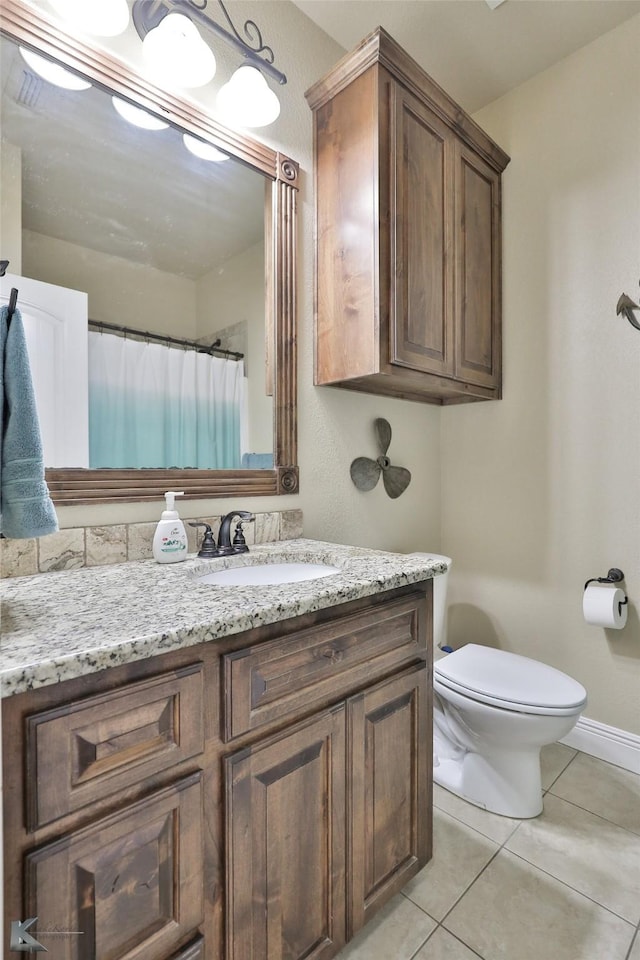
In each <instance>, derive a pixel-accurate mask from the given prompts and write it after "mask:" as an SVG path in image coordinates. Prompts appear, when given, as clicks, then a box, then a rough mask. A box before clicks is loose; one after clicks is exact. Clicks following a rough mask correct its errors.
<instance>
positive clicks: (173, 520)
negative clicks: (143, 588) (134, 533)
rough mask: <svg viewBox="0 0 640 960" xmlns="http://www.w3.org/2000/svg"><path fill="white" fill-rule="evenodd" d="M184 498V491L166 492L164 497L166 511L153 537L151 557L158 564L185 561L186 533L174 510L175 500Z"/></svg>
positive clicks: (163, 512)
mask: <svg viewBox="0 0 640 960" xmlns="http://www.w3.org/2000/svg"><path fill="white" fill-rule="evenodd" d="M176 497H184V491H183V490H181V491H177V490H167V492H166V493H165V495H164V499H165V502H166V507H167V509H166V510H163V511H162V516H161V517H160V522H159V524H158V526H157V527H156V532H155V534H154V537H153V556H154V559H155V560H157V561H158V563H178V562H179V561H180V560H186V559H187V533H186V530H185V529H184V524H183V522H182V520H181V519H180V517H179V516H178V511H177V510H176V509H175V498H176Z"/></svg>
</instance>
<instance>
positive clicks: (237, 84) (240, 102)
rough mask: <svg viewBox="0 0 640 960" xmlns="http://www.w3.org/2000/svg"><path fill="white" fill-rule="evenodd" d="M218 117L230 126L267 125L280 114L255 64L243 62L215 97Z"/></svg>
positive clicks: (270, 91)
mask: <svg viewBox="0 0 640 960" xmlns="http://www.w3.org/2000/svg"><path fill="white" fill-rule="evenodd" d="M216 106H217V107H218V112H219V114H220V119H221V120H222V122H223V123H226V124H227V125H228V126H230V127H235V126H239V127H266V126H268V125H269V124H270V123H273V121H274V120H276V119H277V117H278V116H279V114H280V101H279V100H278V98H277V97H276V95H275V93H274V92H273V90H270V89H269V87H268V86H267V81H266V80H265V79H264V77H263V76H262V74H261V73H260V71H259V70H258V69H257V67H253V66H250V65H249V64H243V66H241V67H238V69H237V70H236V72H235V73H234V74H233V76H232V77H231V79H230V80H229V81H228V83H225V85H224V86H223V87H220V90H219V91H218V96H217V97H216Z"/></svg>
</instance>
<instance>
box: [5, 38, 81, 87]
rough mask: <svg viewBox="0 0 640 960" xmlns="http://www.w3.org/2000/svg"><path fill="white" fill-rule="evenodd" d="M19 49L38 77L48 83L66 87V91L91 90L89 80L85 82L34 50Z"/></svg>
mask: <svg viewBox="0 0 640 960" xmlns="http://www.w3.org/2000/svg"><path fill="white" fill-rule="evenodd" d="M19 49H20V53H21V54H22V57H23V59H24V60H25V61H26V62H27V63H28V64H29V66H30V67H31V69H32V70H35V72H36V73H37V74H38V76H39V77H42V79H43V80H46V81H47V82H48V83H53V84H54V85H55V86H56V87H64V89H65V90H89V88H90V87H91V84H90V83H89V81H88V80H83V79H82V77H78V76H76V74H75V73H71V71H69V70H65V68H64V67H61V66H60V64H59V63H53V62H52V61H51V60H47V59H46V57H41V56H40V55H39V54H37V53H34V52H33V50H27V49H26V48H25V47H20V48H19Z"/></svg>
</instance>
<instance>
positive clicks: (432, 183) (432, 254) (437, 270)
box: [391, 86, 453, 375]
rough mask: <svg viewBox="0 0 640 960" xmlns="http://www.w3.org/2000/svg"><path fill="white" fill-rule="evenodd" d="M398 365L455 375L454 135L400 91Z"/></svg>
mask: <svg viewBox="0 0 640 960" xmlns="http://www.w3.org/2000/svg"><path fill="white" fill-rule="evenodd" d="M392 102H393V108H392V125H393V136H392V139H391V144H392V151H393V156H392V162H391V177H392V188H391V198H392V202H391V223H392V245H391V263H392V264H393V265H394V267H395V272H394V271H393V270H392V272H391V282H392V306H393V321H392V323H391V362H392V363H396V364H400V365H402V366H407V367H411V368H412V369H413V370H421V371H426V372H428V373H438V374H441V375H442V374H449V375H451V374H452V373H453V337H452V330H451V317H452V297H453V286H452V270H451V255H452V239H451V215H452V206H451V205H452V202H453V201H452V189H453V187H452V174H453V166H452V164H453V142H452V134H451V131H450V130H449V129H448V128H447V126H446V125H445V124H444V123H442V122H441V121H440V120H438V118H437V117H436V116H435V115H434V114H432V113H431V111H429V110H428V109H427V108H426V107H425V106H424V105H423V104H422V103H420V101H419V100H417V99H416V98H415V97H413V96H412V95H411V94H409V93H408V92H407V91H406V90H403V89H402V88H401V87H399V86H394V87H393V100H392Z"/></svg>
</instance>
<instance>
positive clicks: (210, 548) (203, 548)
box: [188, 520, 218, 557]
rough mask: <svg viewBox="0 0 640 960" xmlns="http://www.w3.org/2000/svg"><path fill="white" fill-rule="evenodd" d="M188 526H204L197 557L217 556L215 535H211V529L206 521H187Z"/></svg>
mask: <svg viewBox="0 0 640 960" xmlns="http://www.w3.org/2000/svg"><path fill="white" fill-rule="evenodd" d="M188 523H189V526H190V527H204V528H205V530H204V536H203V538H202V543H201V544H200V549H199V550H198V556H199V557H217V556H218V547H217V545H216V541H215V537H214V536H213V530H212V529H211V527H210V526H209V524H208V523H192V522H191V521H190V520H189V521H188Z"/></svg>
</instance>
